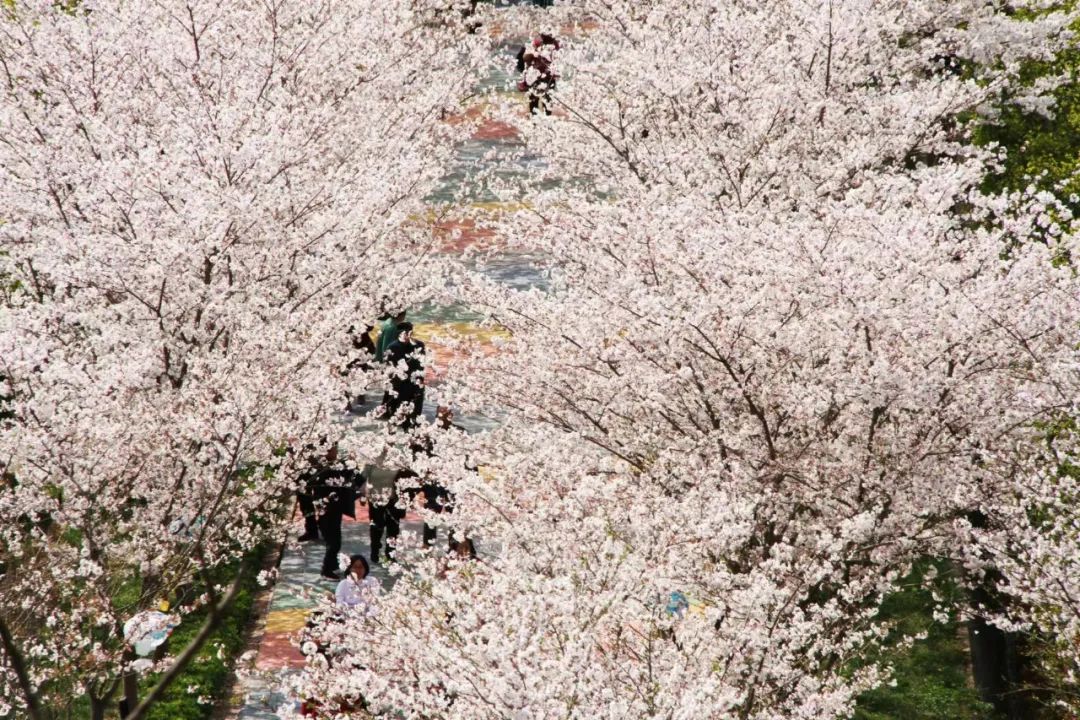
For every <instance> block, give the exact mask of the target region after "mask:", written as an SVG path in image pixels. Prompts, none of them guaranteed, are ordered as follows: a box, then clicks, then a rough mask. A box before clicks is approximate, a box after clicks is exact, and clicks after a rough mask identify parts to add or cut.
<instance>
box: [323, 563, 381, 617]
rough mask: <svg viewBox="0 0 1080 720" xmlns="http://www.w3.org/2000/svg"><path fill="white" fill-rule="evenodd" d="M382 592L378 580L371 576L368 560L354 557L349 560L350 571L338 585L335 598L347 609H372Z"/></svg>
mask: <svg viewBox="0 0 1080 720" xmlns="http://www.w3.org/2000/svg"><path fill="white" fill-rule="evenodd" d="M381 590H382V585H380V584H379V581H378V579H377V578H373V577H372V576H371V569H370V568H369V567H368V561H367V558H365V557H364V556H363V555H353V556H351V557H350V558H349V570H348V572H347V573H345V577H344V578H342V580H341V582H339V583H338V586H337V591H336V592H335V593H334V598H335V599H336V600H337V604H338V605H342V606H345V607H363V608H370V606H371V601H372V600H373V599H374V597H375V596H376V595H378V594H379V592H380V591H381Z"/></svg>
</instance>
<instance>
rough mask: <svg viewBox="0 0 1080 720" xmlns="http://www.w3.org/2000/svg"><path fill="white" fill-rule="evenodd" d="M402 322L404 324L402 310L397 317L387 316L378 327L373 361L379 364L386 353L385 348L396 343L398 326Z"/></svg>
mask: <svg viewBox="0 0 1080 720" xmlns="http://www.w3.org/2000/svg"><path fill="white" fill-rule="evenodd" d="M403 322H405V311H404V310H402V311H401V312H399V313H398V314H397V315H391V316H389V317H388V318H386V319H385V320H383V322H382V325H380V326H379V341H378V342H377V343H376V344H375V359H376V360H378V361H379V362H383V355H384V354H385V353H386V350H387V348H389V347H390V346H391V345H393V344H394V343H395V342H397V339H398V325H400V324H401V323H403Z"/></svg>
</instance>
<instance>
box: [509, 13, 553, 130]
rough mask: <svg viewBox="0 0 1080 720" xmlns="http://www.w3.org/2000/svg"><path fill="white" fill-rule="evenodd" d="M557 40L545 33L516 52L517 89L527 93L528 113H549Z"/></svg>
mask: <svg viewBox="0 0 1080 720" xmlns="http://www.w3.org/2000/svg"><path fill="white" fill-rule="evenodd" d="M558 49H559V41H558V40H557V39H556V38H555V37H553V36H551V35H548V34H546V33H543V34H541V35H539V36H537V37H536V38H534V39H533V41H532V45H531V47H522V48H521V50H519V51H518V54H517V70H518V72H519V73H521V79H520V80H519V81H518V90H520V91H521V92H524V93H528V95H529V113H530V114H531V115H537V114H539V112H540V110H543V111H544V114H545V115H550V114H551V93H552V92H553V91H554V90H555V82H556V80H557V79H558V75H556V74H555V51H556V50H558Z"/></svg>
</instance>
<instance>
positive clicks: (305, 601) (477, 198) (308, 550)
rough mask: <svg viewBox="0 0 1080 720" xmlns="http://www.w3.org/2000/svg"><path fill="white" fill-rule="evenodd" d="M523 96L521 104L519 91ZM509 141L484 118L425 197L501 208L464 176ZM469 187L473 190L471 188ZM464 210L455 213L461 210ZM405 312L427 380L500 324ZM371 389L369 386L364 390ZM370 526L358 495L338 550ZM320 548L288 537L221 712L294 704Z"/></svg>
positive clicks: (457, 311) (461, 244) (474, 422)
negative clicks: (421, 350) (291, 687)
mask: <svg viewBox="0 0 1080 720" xmlns="http://www.w3.org/2000/svg"><path fill="white" fill-rule="evenodd" d="M518 44H520V42H508V43H506V44H505V45H504V46H503V47H502V49H501V55H502V56H504V57H503V59H505V60H506V62H505V63H502V64H503V65H505V66H506V67H510V66H511V64H512V57H513V54H514V50H515V48H516V47H517V45H518ZM508 85H509V79H508V77H507V76H506V75H505V74H503V73H500V72H497V71H496V72H493V73H492V74H491V75H490V76H488V77H487V78H485V79H484V81H483V82H482V83H481V86H482V87H484V86H486V89H491V88H495V89H502V88H505V87H507V86H508ZM521 102H522V106H523V108H524V102H525V101H524V99H523V98H522V99H521ZM515 146H516V138H515V136H514V133H513V131H512V128H510V127H509V126H507V125H503V124H501V123H497V122H493V121H488V122H482V123H481V124H480V126H479V128H478V130H477V131H476V133H475V134H474V135H473V137H472V138H471V139H470V140H469V141H467V142H465V143H463V144H462V145H461V146H460V147H459V149H458V153H457V157H456V162H455V166H454V167H453V168H452V170H451V172H450V173H449V174H448V175H447V176H446V178H444V182H443V184H442V186H441V187H440V189H439V190H438V191H436V192H435V193H434V194H433V195H432V197H431V198H429V201H430V203H431V205H432V206H433V207H436V208H439V209H440V210H444V211H445V210H446V209H447V208H448V207H453V206H454V205H455V204H456V207H458V208H460V207H461V204H462V203H461V198H462V197H463V195H462V193H461V191H462V190H464V191H465V194H464V197H465V198H466V200H465V204H466V205H468V206H469V207H468V209H469V210H486V211H494V212H498V211H499V210H500V209H506V208H501V207H500V206H499V204H498V203H497V202H496V199H495V198H494V197H491V196H486V195H484V194H482V193H480V194H477V193H475V192H473V185H472V184H470V182H469V181H470V178H471V177H472V176H473V175H474V174H475V173H476V172H477V171H479V170H480V169H483V168H484V167H485V166H490V164H491V163H499V162H500V159H499V158H500V155H505V154H506V151H512V150H513V149H514V147H515ZM492 158H494V159H492ZM535 162H537V161H536V159H528V158H526V159H525V160H524V161H522V160H520V159H519V160H517V161H516V162H514V163H509V164H505V163H504V165H506V166H505V167H504V166H500V167H499V168H498V172H500V173H508V174H515V173H527V172H528V171H529V166H530V164H532V163H535ZM470 192H473V194H472V195H470V194H469V193H470ZM443 214H445V213H443ZM468 214H469V213H466V212H463V213H460V215H461V216H466V215H468ZM433 230H434V231H435V233H436V235H437V236H438V235H439V234H440V233H441V234H442V235H443V237H445V238H446V242H445V244H444V247H443V251H444V252H448V253H461V252H462V251H463V250H464V249H465V248H467V247H470V246H472V245H473V244H475V243H478V242H480V243H485V244H488V243H493V244H494V245H493V246H494V247H498V245H497V243H498V239H497V238H495V237H494V236H493V234H492V233H490V232H488V231H485V230H484V229H477V228H476V227H475V225H474V224H472V223H471V222H469V221H458V222H454V221H445V222H441V223H437V224H435V225H434V227H433ZM481 271H482V272H484V273H486V274H488V275H489V276H491V277H493V278H494V279H496V280H498V281H499V282H501V283H505V284H507V285H511V286H514V287H532V286H536V285H541V284H542V283H543V280H542V278H541V277H540V275H539V274H538V273H537V271H536V269H535V268H534V266H533V263H532V262H531V259H530V258H529V257H528V256H525V255H511V254H508V253H503V254H501V255H498V256H496V257H495V258H494V259H489V260H488V261H487V262H486V263H485V265H484V267H483V268H482V269H481ZM409 315H410V317H409V319H410V320H411V321H412V322H413V323H414V325H415V326H416V330H415V335H416V336H417V338H418V339H421V340H423V341H424V342H425V343H426V344H427V345H428V347H429V349H430V350H432V352H433V355H434V357H435V359H436V365H435V367H433V368H429V369H428V371H427V377H428V380H429V382H430V381H435V382H437V381H438V376H439V374H440V369H441V368H444V367H445V366H446V364H447V362H448V361H452V360H453V359H454V356H455V352H454V351H453V350H452V349H451V348H450V347H448V346H447V345H444V344H441V343H440V342H439V336H440V335H443V336H456V337H459V338H461V337H463V338H465V339H468V340H471V341H475V342H477V343H478V344H479V345H480V347H481V349H484V348H491V347H492V346H491V340H492V339H493V338H494V337H495V336H497V335H498V334H499V331H498V330H492V329H490V328H483V327H481V326H480V325H479V324H478V323H477V321H478V319H479V318H478V317H477V316H476V315H475V314H473V313H470V312H469V310H468V309H467V308H463V307H449V308H448V307H425V308H419V309H415V310H413V309H410V311H409ZM371 395H372V393H370V392H369V397H370V396H371ZM372 407H373V405H371V404H369V405H367V406H364V407H361V408H357V410H358V411H359V412H360V413H363V412H366V411H367V410H370V409H371V408H372ZM424 415H425V417H426V418H427V419H428V421H429V422H430V421H433V420H434V415H435V408H434V407H432V406H431V405H430V404H427V405H425V407H424ZM341 421H342V422H343V423H350V424H354V425H355V429H356V431H357V432H369V431H371V430H372V429H374V428H375V426H373V425H367V426H365V425H362V424H361V421H360V420H359V418H356V417H354V416H349V415H343V416H342V418H341ZM455 422H457V423H459V424H460V425H462V426H463V427H464V428H465V429H466V431H469V432H475V431H478V430H482V429H485V428H488V427H491V425H492V421H490V420H488V419H486V418H476V417H469V416H461V415H458V416H456V417H455ZM302 525H303V524H302V521H301V518H300V517H299V516H298V517H296V518H295V519H294V527H293V530H292V533H291V534H292V536H293V539H295V537H296V536H298V535H299V534H300V533H301V532H302V530H303V527H302ZM368 527H369V525H368V516H367V506H366V505H361V504H360V503H359V502H358V503H357V505H356V519H355V520H353V519H351V518H345V519H344V522H343V524H342V548H341V551H342V552H343V553H345V554H347V555H348V554H352V553H357V552H359V553H362V554H363V555H364V556H365V557H370V555H371V547H370V543H369V537H368ZM421 527H422V525H421V522H420V519H419V517H417V516H416V514H415V513H413V512H410V513H409V514H408V515H406V517H405V520H404V522H402V525H401V531H402V535H403V536H404V535H406V534H408V533H416V534H419V533H420V531H421ZM444 533H445V531H440V535H439V538H438V539H437V540H436V541H435V546H436V547H438V546H439V545H440V544H442V543H445V536H444ZM324 550H325V546H324V545H323V544H322V543H304V544H298V543H296V542H294V541H292V540H291V541H290V542H289V543H288V544H287V545H286V547H285V549H284V550H283V554H282V558H281V563H280V566H279V569H278V576H277V580H276V583H275V584H274V586H273V588H272V590H271V591H270V592H271V595H270V599H269V604H268V606H267V608H266V611H265V614H264V615H263V617H262V618H260V626H258V627H257V628H256V631H255V633H254V637H253V643H254V644H255V646H256V647H255V649H254V650H253V651H251V652H248V653H245V656H244V657H242V658H241V660H240V662H239V663H238V667H237V669H236V673H237V683H236V686H235V687H234V691H233V697H232V698H230V701H229V712H228V713H227V715H226V716H227V717H229V718H237V719H238V720H276V719H277V718H278V717H279V715H278V710H279V709H287V708H296V707H297V706H298V704H299V700H298V699H297V698H294V697H287V696H286V695H285V694H284V691H283V688H285V687H286V686H287V680H288V677H289V676H290V675H295V674H297V673H299V672H300V671H301V670H302V669H303V666H304V657H303V655H302V654H301V653H300V650H299V648H298V647H297V646H296V644H295V639H296V636H297V633H298V632H299V631H300V630H302V629H303V627H304V625H305V623H306V622H307V618H308V616H309V615H310V613H311V611H312V610H313V609H314V608H315V607H316V606H317V605H318V604H319V602H320V601H321V600H322V599H323V598H327V597H332V596H333V592H334V589H335V587H336V583H335V582H333V581H330V580H323V579H322V578H321V577H320V574H319V570H320V568H321V563H322V556H323V552H324ZM478 551H479V552H480V553H481V554H487V553H488V552H490V549H489V548H485V547H483V545H480V546H479V547H478ZM371 572H372V575H374V576H375V577H377V578H379V580H380V581H381V582H382V583H383V585H384V586H387V585H388V584H389V583H390V582H391V578H390V576H389V573H388V571H387V568H386V566H385V565H373V566H372V571H371Z"/></svg>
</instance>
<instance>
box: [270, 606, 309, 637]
mask: <svg viewBox="0 0 1080 720" xmlns="http://www.w3.org/2000/svg"><path fill="white" fill-rule="evenodd" d="M310 612H311V610H305V609H303V608H294V609H292V610H275V611H273V612H271V613H270V614H268V615H267V616H266V632H268V633H289V632H296V631H297V630H299V629H300V628H302V627H304V623H305V622H307V617H308V614H309V613H310Z"/></svg>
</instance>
